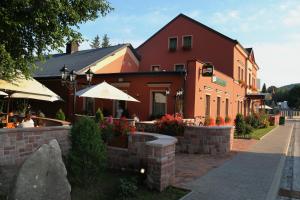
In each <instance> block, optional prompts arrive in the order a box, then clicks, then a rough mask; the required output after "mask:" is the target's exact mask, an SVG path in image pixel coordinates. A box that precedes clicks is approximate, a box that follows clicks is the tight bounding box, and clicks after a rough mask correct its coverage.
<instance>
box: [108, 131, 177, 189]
mask: <svg viewBox="0 0 300 200" xmlns="http://www.w3.org/2000/svg"><path fill="white" fill-rule="evenodd" d="M176 142H177V139H176V138H174V137H170V136H166V135H160V134H154V133H145V132H136V133H135V134H133V135H130V136H129V141H128V149H122V148H116V147H108V162H109V166H110V168H114V169H129V170H136V171H139V170H140V169H141V168H144V169H145V170H146V174H147V184H148V186H149V187H150V188H153V189H156V190H159V191H162V190H164V189H165V188H166V187H168V186H169V185H171V184H173V183H174V178H175V143H176Z"/></svg>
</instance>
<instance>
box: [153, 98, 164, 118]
mask: <svg viewBox="0 0 300 200" xmlns="http://www.w3.org/2000/svg"><path fill="white" fill-rule="evenodd" d="M166 109H167V95H166V93H165V92H152V115H153V116H161V115H164V114H166Z"/></svg>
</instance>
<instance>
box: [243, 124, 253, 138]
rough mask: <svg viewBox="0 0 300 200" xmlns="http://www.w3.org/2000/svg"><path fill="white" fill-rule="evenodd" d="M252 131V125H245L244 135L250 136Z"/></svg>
mask: <svg viewBox="0 0 300 200" xmlns="http://www.w3.org/2000/svg"><path fill="white" fill-rule="evenodd" d="M252 132H253V127H252V126H251V125H250V124H246V125H245V135H248V136H250V134H251V133H252Z"/></svg>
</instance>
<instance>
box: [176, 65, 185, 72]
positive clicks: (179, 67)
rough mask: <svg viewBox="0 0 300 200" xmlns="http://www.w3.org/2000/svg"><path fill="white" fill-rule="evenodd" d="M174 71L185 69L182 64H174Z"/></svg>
mask: <svg viewBox="0 0 300 200" xmlns="http://www.w3.org/2000/svg"><path fill="white" fill-rule="evenodd" d="M175 71H176V72H183V71H185V67H184V64H176V65H175Z"/></svg>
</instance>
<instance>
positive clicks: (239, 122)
mask: <svg viewBox="0 0 300 200" xmlns="http://www.w3.org/2000/svg"><path fill="white" fill-rule="evenodd" d="M234 122H235V132H236V134H237V135H244V134H245V131H246V123H245V120H244V117H243V115H242V114H237V115H236V117H235V120H234Z"/></svg>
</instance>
